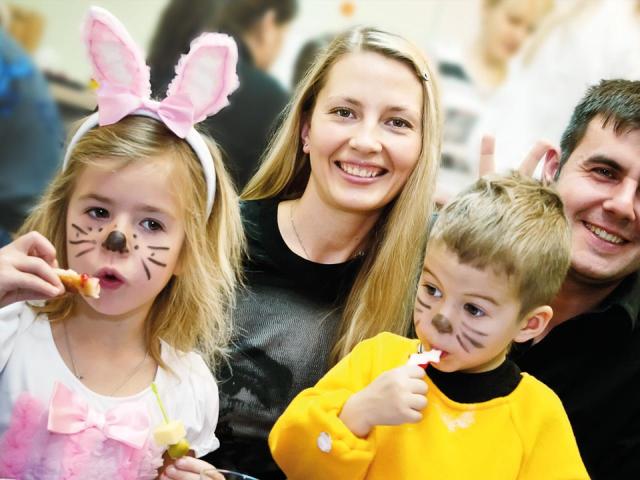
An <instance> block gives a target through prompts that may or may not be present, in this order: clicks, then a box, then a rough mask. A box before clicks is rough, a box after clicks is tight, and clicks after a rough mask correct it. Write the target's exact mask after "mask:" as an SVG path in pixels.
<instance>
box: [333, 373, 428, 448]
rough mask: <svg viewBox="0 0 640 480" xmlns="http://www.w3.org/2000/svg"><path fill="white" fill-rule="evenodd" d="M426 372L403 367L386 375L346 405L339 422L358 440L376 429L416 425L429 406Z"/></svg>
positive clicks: (350, 399)
mask: <svg viewBox="0 0 640 480" xmlns="http://www.w3.org/2000/svg"><path fill="white" fill-rule="evenodd" d="M424 375H425V373H424V370H423V369H422V368H420V367H418V366H416V365H403V366H402V367H398V368H394V369H393V370H389V371H387V372H384V373H382V374H380V376H378V378H376V379H375V380H374V381H373V382H371V383H370V384H369V385H368V386H367V387H366V388H364V389H362V390H360V391H359V392H357V393H355V394H353V395H352V396H351V397H349V399H348V400H347V401H346V402H345V404H344V406H343V407H342V411H341V412H340V415H339V418H340V420H342V422H343V423H344V424H345V425H346V426H347V427H348V428H349V430H351V431H352V432H353V433H354V434H355V435H357V436H358V437H366V436H367V435H368V434H369V432H370V431H371V429H372V428H373V427H374V426H376V425H401V424H403V423H417V422H419V421H420V420H421V419H422V410H423V409H424V408H425V407H426V406H427V397H426V394H427V383H426V382H425V381H424Z"/></svg>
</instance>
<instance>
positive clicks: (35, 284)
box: [0, 232, 65, 307]
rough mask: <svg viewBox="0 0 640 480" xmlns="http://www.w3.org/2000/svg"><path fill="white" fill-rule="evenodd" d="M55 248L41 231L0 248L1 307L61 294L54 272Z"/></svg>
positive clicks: (60, 283)
mask: <svg viewBox="0 0 640 480" xmlns="http://www.w3.org/2000/svg"><path fill="white" fill-rule="evenodd" d="M57 266H58V263H57V261H56V249H55V248H54V246H53V245H52V244H51V242H49V240H47V239H46V238H45V237H43V236H42V235H41V234H39V233H38V232H29V233H27V234H25V235H23V236H21V237H19V238H17V239H16V240H14V241H13V242H12V243H10V244H9V245H6V246H5V247H3V248H1V249H0V307H4V306H5V305H9V304H11V303H14V302H18V301H22V300H37V299H46V298H52V297H56V296H58V295H62V294H63V293H64V291H65V290H64V286H63V285H62V282H60V279H59V278H58V276H57V275H56V274H55V272H54V271H53V268H54V267H57Z"/></svg>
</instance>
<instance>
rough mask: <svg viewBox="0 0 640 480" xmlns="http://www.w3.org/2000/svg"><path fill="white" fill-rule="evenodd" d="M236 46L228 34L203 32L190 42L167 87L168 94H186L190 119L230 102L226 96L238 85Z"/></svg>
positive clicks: (199, 117)
mask: <svg viewBox="0 0 640 480" xmlns="http://www.w3.org/2000/svg"><path fill="white" fill-rule="evenodd" d="M237 63H238V47H237V46H236V43H235V42H234V41H233V39H232V38H231V37H229V36H228V35H224V34H221V33H204V34H202V35H200V36H199V37H198V38H196V39H195V40H194V41H193V42H191V49H190V50H189V53H188V54H187V55H183V56H182V57H181V58H180V61H179V62H178V65H177V67H176V76H175V78H174V79H173V81H172V82H171V84H170V85H169V88H168V89H167V99H169V98H170V97H178V98H180V97H183V98H184V97H186V98H188V99H189V102H190V103H191V105H192V106H193V123H198V122H200V121H202V120H204V119H205V118H206V117H208V116H210V115H213V114H215V113H216V112H218V111H219V110H221V109H222V108H224V107H226V106H227V105H229V100H228V99H227V97H228V96H229V95H230V94H231V93H232V92H233V91H234V90H235V89H236V88H238V86H239V85H240V82H239V81H238V76H237V75H236V64H237Z"/></svg>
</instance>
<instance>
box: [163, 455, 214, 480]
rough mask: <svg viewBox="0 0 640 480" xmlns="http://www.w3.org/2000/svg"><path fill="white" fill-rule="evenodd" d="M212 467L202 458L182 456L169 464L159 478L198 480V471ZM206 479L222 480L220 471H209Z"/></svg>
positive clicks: (165, 479)
mask: <svg viewBox="0 0 640 480" xmlns="http://www.w3.org/2000/svg"><path fill="white" fill-rule="evenodd" d="M212 468H214V467H213V466H212V465H211V464H209V463H207V462H205V461H204V460H199V459H197V458H193V457H182V458H179V459H178V460H176V461H175V462H173V464H172V465H169V466H168V467H167V468H166V469H165V470H164V472H163V473H162V475H160V480H200V473H201V472H202V471H204V470H211V469H212ZM207 474H208V475H209V476H208V477H207V480H209V479H211V480H224V477H223V476H222V474H221V473H211V474H210V473H209V472H208V471H207Z"/></svg>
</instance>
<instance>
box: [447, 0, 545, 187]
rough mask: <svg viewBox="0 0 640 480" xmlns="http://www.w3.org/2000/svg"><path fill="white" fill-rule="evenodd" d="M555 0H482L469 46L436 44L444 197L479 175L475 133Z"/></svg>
mask: <svg viewBox="0 0 640 480" xmlns="http://www.w3.org/2000/svg"><path fill="white" fill-rule="evenodd" d="M553 5H554V2H553V0H481V3H480V13H481V14H480V17H479V18H480V23H479V25H478V32H477V35H476V36H475V38H474V40H473V42H472V43H471V45H468V46H467V47H466V48H455V47H452V46H439V47H436V49H435V53H436V57H437V58H438V70H439V74H440V79H441V82H440V85H441V94H442V104H443V109H444V130H443V148H442V162H441V167H442V168H441V170H440V173H439V178H438V193H439V195H440V196H442V195H444V196H445V197H448V196H452V195H453V194H454V193H457V192H458V191H459V190H461V189H462V188H464V187H465V186H466V185H468V184H470V183H472V182H473V181H475V179H476V176H477V165H476V160H477V155H469V150H468V142H469V139H470V134H471V131H472V130H473V127H474V125H475V123H476V122H477V120H478V117H479V116H480V115H481V114H482V112H483V110H484V108H485V106H486V105H487V104H488V103H490V101H491V97H492V96H493V94H494V93H495V91H496V90H497V89H498V87H500V85H501V84H502V83H503V82H504V80H505V78H506V77H507V72H508V70H509V64H510V62H511V60H512V59H513V58H514V56H515V55H516V54H517V53H518V51H519V50H520V48H521V47H522V46H523V44H524V43H525V41H526V40H527V39H528V38H529V36H530V35H531V34H532V33H533V32H534V31H535V30H536V28H537V27H538V25H539V24H540V22H541V20H542V19H543V18H544V16H545V15H547V13H549V12H550V11H551V9H552V8H553Z"/></svg>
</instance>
